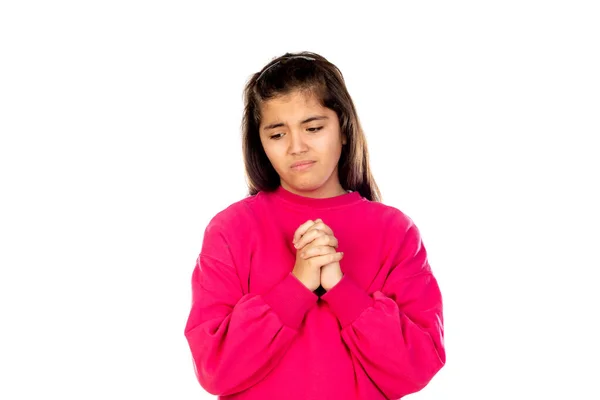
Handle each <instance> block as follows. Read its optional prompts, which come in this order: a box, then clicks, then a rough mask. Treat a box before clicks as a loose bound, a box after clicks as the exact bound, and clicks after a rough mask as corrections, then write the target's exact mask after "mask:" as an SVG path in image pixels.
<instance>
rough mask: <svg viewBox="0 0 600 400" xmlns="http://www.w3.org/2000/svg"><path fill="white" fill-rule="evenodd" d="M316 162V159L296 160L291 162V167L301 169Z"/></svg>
mask: <svg viewBox="0 0 600 400" xmlns="http://www.w3.org/2000/svg"><path fill="white" fill-rule="evenodd" d="M315 163H316V161H310V160H307V161H298V162H295V163H293V164H292V167H291V168H292V169H294V170H303V169H306V168H310V167H311V166H312V165H314V164H315Z"/></svg>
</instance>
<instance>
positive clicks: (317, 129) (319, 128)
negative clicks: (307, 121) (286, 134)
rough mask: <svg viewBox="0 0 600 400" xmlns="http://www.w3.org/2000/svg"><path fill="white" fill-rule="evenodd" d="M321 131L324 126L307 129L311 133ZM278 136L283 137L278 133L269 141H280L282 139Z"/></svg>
mask: <svg viewBox="0 0 600 400" xmlns="http://www.w3.org/2000/svg"><path fill="white" fill-rule="evenodd" d="M311 129H313V130H311ZM321 129H323V127H322V126H319V127H315V128H307V129H306V130H307V131H309V132H310V133H315V132H318V131H320V130H321ZM277 135H281V133H277V134H275V135H272V136H271V137H269V139H273V140H279V139H281V136H280V137H276V136H277Z"/></svg>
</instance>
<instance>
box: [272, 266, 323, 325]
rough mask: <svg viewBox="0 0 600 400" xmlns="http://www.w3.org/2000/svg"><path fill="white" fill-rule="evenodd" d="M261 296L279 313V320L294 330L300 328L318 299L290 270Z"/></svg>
mask: <svg viewBox="0 0 600 400" xmlns="http://www.w3.org/2000/svg"><path fill="white" fill-rule="evenodd" d="M262 297H263V300H264V301H265V303H267V304H268V305H269V306H271V308H272V309H273V310H274V311H275V313H277V315H279V318H281V322H283V323H284V324H285V325H287V326H289V327H290V328H293V329H296V330H298V329H299V328H300V325H301V324H302V320H303V319H304V316H305V315H306V313H307V312H308V310H310V309H311V308H312V307H313V306H314V305H316V304H317V300H319V296H317V295H316V294H314V293H313V292H311V291H310V289H308V288H307V287H306V286H304V284H303V283H302V282H300V280H299V279H298V278H296V276H295V275H294V274H292V273H291V272H290V273H289V274H288V275H287V276H286V277H285V278H284V279H283V280H282V281H281V282H279V283H278V284H276V285H275V286H273V288H271V289H270V290H269V291H268V292H267V293H265V294H263V296H262Z"/></svg>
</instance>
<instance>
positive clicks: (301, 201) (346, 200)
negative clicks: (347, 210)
mask: <svg viewBox="0 0 600 400" xmlns="http://www.w3.org/2000/svg"><path fill="white" fill-rule="evenodd" d="M273 194H274V196H275V197H276V198H278V199H281V200H284V201H286V202H288V203H292V204H296V205H300V206H307V207H310V208H331V207H340V206H345V205H349V204H354V203H358V202H360V201H361V200H362V196H361V195H360V193H358V192H349V193H344V194H341V195H339V196H334V197H326V198H321V199H317V198H312V197H305V196H300V195H298V194H296V193H292V192H290V191H289V190H286V189H284V188H283V186H281V185H280V186H279V187H278V188H277V189H275V191H274V192H273Z"/></svg>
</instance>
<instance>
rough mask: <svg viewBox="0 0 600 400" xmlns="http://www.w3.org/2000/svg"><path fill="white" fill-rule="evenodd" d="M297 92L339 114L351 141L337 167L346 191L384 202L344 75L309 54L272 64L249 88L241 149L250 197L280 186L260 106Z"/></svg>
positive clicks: (261, 72) (266, 66) (314, 54)
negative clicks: (263, 140)
mask: <svg viewBox="0 0 600 400" xmlns="http://www.w3.org/2000/svg"><path fill="white" fill-rule="evenodd" d="M294 90H305V91H308V92H311V93H314V94H316V95H317V97H318V98H319V99H320V101H321V105H323V106H324V107H327V108H329V109H331V110H333V111H335V113H336V114H337V116H338V118H339V122H340V129H341V133H342V135H343V136H344V137H346V140H347V142H346V144H345V145H344V146H342V153H341V155H340V160H339V162H338V175H339V180H340V184H341V185H342V187H343V188H344V189H346V190H352V191H356V192H359V193H360V195H361V196H362V197H364V198H366V199H368V200H371V201H378V202H381V193H380V192H379V188H378V187H377V184H376V183H375V179H374V178H373V176H372V174H371V168H370V165H369V152H368V149H367V141H366V138H365V135H364V132H363V130H362V128H361V126H360V122H359V119H358V115H357V113H356V109H355V107H354V103H353V101H352V98H351V97H350V94H349V93H348V89H347V88H346V84H345V82H344V77H343V76H342V72H341V71H340V70H339V69H338V68H337V67H336V66H335V65H334V64H332V63H330V62H329V61H328V60H326V59H325V58H324V57H323V56H320V55H318V54H316V53H312V52H308V51H303V52H299V53H286V54H284V55H283V56H280V57H278V58H275V59H273V60H272V61H271V62H269V63H268V64H267V65H265V67H264V68H263V69H262V70H261V71H260V72H257V73H255V74H253V75H252V77H251V78H250V79H249V80H248V82H247V83H246V86H245V88H244V116H243V120H242V147H243V155H244V165H245V172H246V178H247V184H248V194H249V195H250V196H253V195H255V194H256V193H258V192H259V191H267V192H270V191H273V190H275V189H277V188H278V187H279V185H280V183H281V182H280V178H279V175H278V174H277V172H276V171H275V168H273V166H272V165H271V162H270V161H269V159H268V158H267V155H266V153H265V151H264V149H263V147H262V143H261V141H260V136H259V127H260V118H261V116H260V105H261V103H262V102H265V101H268V100H270V99H272V98H274V97H277V96H281V95H285V94H288V93H290V92H292V91H294Z"/></svg>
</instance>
